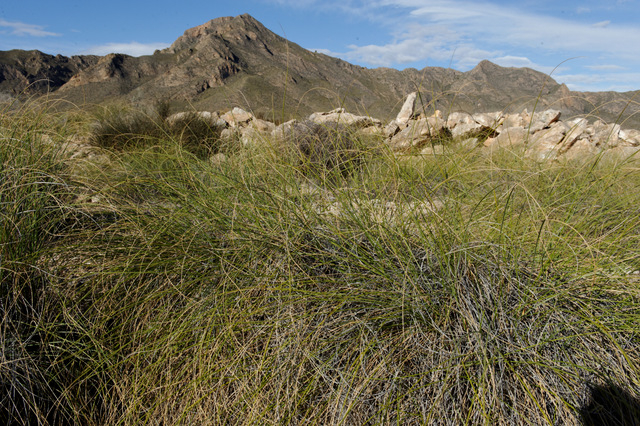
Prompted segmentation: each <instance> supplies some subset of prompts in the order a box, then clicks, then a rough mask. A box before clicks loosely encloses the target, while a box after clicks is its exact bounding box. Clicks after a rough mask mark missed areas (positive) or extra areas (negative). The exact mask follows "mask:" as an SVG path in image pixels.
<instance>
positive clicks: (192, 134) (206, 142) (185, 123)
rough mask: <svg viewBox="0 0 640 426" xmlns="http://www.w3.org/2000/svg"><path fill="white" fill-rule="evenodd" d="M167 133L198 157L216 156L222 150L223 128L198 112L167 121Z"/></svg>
mask: <svg viewBox="0 0 640 426" xmlns="http://www.w3.org/2000/svg"><path fill="white" fill-rule="evenodd" d="M165 128H166V132H167V133H168V134H169V135H170V136H171V137H172V138H173V139H175V140H176V141H178V142H179V143H180V144H181V145H182V147H183V148H184V149H185V150H187V151H189V152H191V153H192V154H194V155H196V156H198V157H208V156H210V155H212V154H216V153H218V152H219V151H220V149H221V148H222V140H221V138H220V133H221V132H222V130H223V128H222V127H220V126H218V125H216V124H215V123H213V122H212V121H211V119H209V118H205V117H202V116H201V115H199V114H198V113H196V112H192V113H186V114H181V115H180V116H179V117H177V118H175V119H173V120H166V121H165Z"/></svg>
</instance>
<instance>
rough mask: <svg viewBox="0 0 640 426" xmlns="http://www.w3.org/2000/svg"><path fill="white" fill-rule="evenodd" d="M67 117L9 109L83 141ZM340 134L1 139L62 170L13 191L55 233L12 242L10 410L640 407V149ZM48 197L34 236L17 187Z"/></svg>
mask: <svg viewBox="0 0 640 426" xmlns="http://www.w3.org/2000/svg"><path fill="white" fill-rule="evenodd" d="M52 123H53V124H52ZM57 123H60V119H58V118H52V117H49V116H46V115H44V116H40V117H30V116H27V115H26V113H23V114H22V115H14V116H7V117H5V119H4V121H3V123H2V138H3V142H4V141H12V142H11V143H12V144H14V145H15V144H18V143H19V144H22V145H21V146H28V147H30V151H28V152H30V153H33V152H40V151H38V150H42V149H45V148H46V149H50V148H47V147H50V146H52V145H51V144H47V143H44V142H43V140H42V138H41V137H39V136H38V135H41V134H43V133H51V134H52V135H53V138H52V139H53V140H54V141H55V140H56V135H60V136H63V135H64V133H65V130H64V125H62V127H60V125H59V124H57ZM89 127H90V126H85V127H84V128H89ZM351 136H353V135H351ZM323 137H328V138H331V137H336V135H335V134H334V133H332V132H328V133H327V134H326V135H324V136H323ZM342 137H345V135H344V134H341V135H340V138H342ZM346 137H349V135H348V134H347V135H346ZM58 139H60V138H58ZM341 141H342V140H337V139H330V140H328V141H325V142H327V143H326V144H325V145H322V144H320V145H319V146H320V147H323V146H324V147H326V149H327V151H326V152H325V154H326V155H328V156H331V155H335V156H336V157H335V159H336V161H325V160H326V156H320V157H317V156H316V157H309V156H308V154H306V155H305V152H306V151H304V150H302V152H301V153H300V151H298V150H297V149H295V147H292V146H290V144H289V143H288V142H287V141H279V140H272V139H268V140H263V141H260V142H256V143H255V144H250V145H248V146H242V145H241V144H240V143H238V145H239V146H237V147H235V148H234V149H229V150H228V151H226V152H225V155H226V159H225V160H221V161H214V162H212V161H209V159H207V158H205V157H204V156H202V155H194V154H192V152H190V151H189V150H186V149H185V148H184V147H183V146H182V145H181V143H180V141H179V140H176V138H172V137H162V136H159V137H154V139H153V141H152V142H151V143H146V144H144V146H130V147H125V149H117V150H110V149H108V148H107V149H106V150H105V151H103V153H104V154H105V155H106V156H108V158H109V160H108V161H104V160H103V161H99V162H93V163H92V162H88V163H85V164H83V167H81V168H77V167H76V168H73V169H70V168H69V164H70V163H69V161H68V160H65V161H63V159H62V158H60V157H58V156H55V155H54V156H43V155H40V154H37V155H25V154H23V153H24V152H27V151H24V150H22V151H21V150H16V149H14V145H11V144H10V143H9V142H7V143H4V144H3V145H2V148H0V150H1V151H2V159H3V166H2V167H3V168H4V169H3V170H11V168H12V167H14V168H15V167H18V166H14V165H13V164H16V162H20V163H19V164H20V166H19V167H23V168H24V169H25V170H26V169H29V170H33V171H34V172H33V173H34V176H47V179H48V180H46V181H45V180H43V179H41V178H34V179H33V180H32V181H29V182H26V184H25V185H22V184H21V183H20V182H21V181H19V180H15V181H12V183H7V184H6V185H4V184H3V185H0V190H1V191H2V194H1V196H2V200H3V204H2V208H3V210H2V213H3V215H2V219H3V222H2V227H3V228H2V229H3V232H4V233H5V234H6V235H9V234H10V233H11V232H14V234H15V235H18V237H14V239H13V240H11V241H22V239H21V238H23V237H27V236H28V237H29V238H31V240H32V241H34V242H35V243H34V244H29V245H28V248H24V247H23V246H19V247H18V244H22V243H21V242H20V243H18V242H12V243H11V244H6V243H5V244H3V245H2V246H1V248H0V250H2V252H1V253H2V255H3V265H2V267H3V269H2V271H3V276H2V278H3V281H2V286H3V293H2V297H3V301H2V303H3V305H2V306H3V312H2V313H3V324H4V325H3V328H4V329H5V330H9V329H11V332H12V333H13V334H11V336H13V337H11V338H10V339H8V338H4V340H3V341H2V344H3V346H2V354H3V355H2V356H3V359H2V362H0V368H1V369H2V370H1V376H0V377H1V379H2V386H3V389H8V390H10V391H11V392H5V395H8V396H6V397H5V399H4V401H3V404H2V406H3V410H4V411H3V412H1V413H0V416H3V419H8V420H10V421H14V422H16V423H20V422H22V423H28V422H32V423H33V422H35V421H39V422H40V423H43V424H46V423H50V424H60V423H77V424H261V425H262V424H318V425H326V424H345V425H353V424H456V425H458V424H473V425H475V424H491V425H493V424H581V423H583V422H586V423H588V422H590V421H591V422H597V421H599V420H603V421H613V420H615V419H617V420H625V419H627V420H629V419H634V418H637V416H638V397H639V396H640V395H638V390H637V389H640V371H639V368H638V360H639V358H640V353H639V352H638V350H639V345H640V335H639V331H640V326H639V325H638V324H640V309H638V303H639V302H640V294H639V291H638V289H639V285H640V282H639V279H638V277H639V275H638V273H637V271H638V270H640V257H639V254H640V253H639V252H640V241H639V240H640V215H639V214H638V213H640V212H639V210H638V209H639V207H638V206H639V205H640V192H639V191H637V188H638V187H640V170H639V169H638V164H637V163H635V162H634V161H633V159H629V160H628V161H618V162H616V163H611V162H605V161H599V160H598V159H597V158H595V157H594V158H585V159H584V160H582V161H580V162H577V161H576V162H566V163H563V162H547V163H539V162H534V161H531V160H527V159H524V158H523V156H522V155H521V154H522V153H518V152H512V151H506V150H505V151H500V152H497V153H493V154H491V155H485V154H483V153H482V151H481V150H471V151H470V150H468V149H464V148H462V147H460V148H457V147H456V145H455V144H453V145H451V146H449V147H447V149H445V151H444V154H442V155H437V156H394V155H392V154H391V153H390V152H388V151H387V150H386V149H385V147H384V145H383V143H382V141H376V140H373V139H366V140H364V139H353V140H350V141H349V142H350V143H349V144H347V145H344V144H343V143H342V142H341ZM53 146H55V144H54V145H53ZM7 147H10V148H11V149H9V148H7ZM316 148H317V147H316ZM344 150H347V151H346V154H348V155H343V154H345V151H344ZM54 152H55V151H54ZM310 152H313V153H315V154H314V155H319V154H318V151H317V150H313V151H310ZM314 158H322V161H315V160H314ZM336 164H338V166H337V167H335V165H336ZM310 165H311V166H313V167H310ZM71 170H73V171H74V173H76V174H74V175H72V174H70V171H71ZM80 170H81V171H82V172H81V173H80ZM3 176H4V175H3ZM20 176H28V174H24V173H23V174H21V175H20ZM15 179H17V178H15ZM42 182H46V184H44V183H42ZM49 182H51V183H49ZM15 188H22V189H21V191H24V192H20V193H18V192H16V189H15ZM86 194H91V197H90V198H92V199H93V200H95V201H96V202H94V203H87V202H85V201H84V200H86V199H87V197H86ZM32 197H35V198H34V199H36V200H38V201H37V204H38V205H42V206H45V207H46V209H45V211H46V214H42V215H38V216H34V217H33V218H32V219H30V220H31V223H32V225H30V226H29V227H28V231H23V230H22V228H18V227H17V225H18V224H20V223H21V222H20V221H21V218H23V217H26V216H25V215H27V213H29V214H31V212H32V210H34V209H33V207H30V205H28V204H25V205H24V207H18V206H21V204H20V203H18V201H19V200H23V199H25V200H29V199H31V198H32ZM5 200H6V201H5ZM8 206H15V208H14V207H12V209H13V210H11V209H9V207H8ZM30 217H31V216H30ZM17 230H19V231H20V232H19V233H18V231H17ZM12 235H13V234H12ZM41 236H44V237H41ZM16 238H17V239H16ZM5 259H9V263H6V262H7V261H6V260H5ZM5 265H8V266H5ZM16 283H19V285H18V284H16ZM25 289H28V298H27V297H26V296H25V294H26V293H25ZM15 300H22V301H23V302H20V303H21V304H20V303H16V302H12V301H15ZM12 303H13V304H12ZM4 335H8V334H4ZM34 335H37V336H38V337H37V343H35V344H34V343H32V342H34V340H33V337H32V336H34ZM16 348H19V350H20V351H22V352H20V353H19V354H18V352H16V351H17V350H18V349H16ZM16 354H18V355H16ZM18 359H19V360H20V361H18ZM25 360H26V361H28V362H23V361H25ZM16 378H17V379H16ZM624 416H629V417H624ZM633 416H635V417H633ZM34 419H35V420H34Z"/></svg>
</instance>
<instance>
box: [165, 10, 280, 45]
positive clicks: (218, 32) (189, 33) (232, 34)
mask: <svg viewBox="0 0 640 426" xmlns="http://www.w3.org/2000/svg"><path fill="white" fill-rule="evenodd" d="M268 34H269V31H268V30H267V29H266V28H265V27H264V26H263V25H262V24H261V23H260V22H258V21H257V20H256V19H255V18H253V17H252V16H251V15H248V14H244V15H239V16H235V17H231V16H225V17H221V18H216V19H212V20H210V21H209V22H207V23H205V24H202V25H198V26H197V27H193V28H189V29H188V30H186V31H185V32H184V34H183V35H182V36H180V37H178V39H177V40H176V41H175V42H174V43H173V44H172V45H171V46H170V47H169V48H167V49H164V50H163V51H162V53H177V52H180V51H181V50H184V49H187V48H191V47H193V46H194V45H196V44H199V43H201V42H203V41H204V42H206V41H208V39H210V38H212V37H213V38H216V39H219V40H227V41H234V42H242V41H253V40H258V39H260V38H265V37H267V36H268Z"/></svg>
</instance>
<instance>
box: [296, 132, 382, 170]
mask: <svg viewBox="0 0 640 426" xmlns="http://www.w3.org/2000/svg"><path fill="white" fill-rule="evenodd" d="M290 142H291V143H292V145H293V148H294V151H295V153H294V157H295V158H296V159H297V161H298V165H299V170H300V171H301V172H302V173H303V174H304V175H306V176H308V177H317V178H321V179H324V180H326V179H328V180H335V179H336V178H339V177H342V178H344V177H348V176H349V175H351V174H352V173H353V172H354V171H355V170H356V169H357V168H358V167H359V166H360V165H361V164H362V163H363V161H364V160H365V158H366V157H367V154H368V153H371V152H372V145H371V144H370V142H371V141H366V140H365V138H364V137H363V136H362V135H359V134H358V133H357V132H356V131H355V130H354V129H352V128H349V127H348V126H345V125H342V124H338V123H326V124H317V123H314V122H311V121H303V122H299V123H295V124H294V125H293V128H292V129H291V132H290ZM367 142H369V144H367Z"/></svg>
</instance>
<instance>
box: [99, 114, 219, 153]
mask: <svg viewBox="0 0 640 426" xmlns="http://www.w3.org/2000/svg"><path fill="white" fill-rule="evenodd" d="M168 114H169V110H168V106H166V105H165V104H158V105H156V111H155V113H152V114H147V113H145V112H143V111H141V110H135V109H126V108H125V109H123V108H114V107H111V108H107V109H105V110H104V112H103V113H102V114H100V115H99V116H98V117H97V120H96V122H95V123H94V126H93V129H92V136H91V141H92V143H93V144H94V145H96V146H99V147H102V148H107V149H111V150H115V151H122V150H126V149H135V148H144V147H147V146H150V145H157V144H163V143H166V142H167V141H173V142H177V143H178V144H179V145H181V146H182V147H183V148H184V149H185V150H187V151H189V152H191V153H192V154H194V155H196V156H198V157H206V156H209V155H211V154H215V153H217V152H218V151H219V150H220V147H221V140H220V133H221V131H222V128H221V127H220V126H218V125H216V124H215V123H213V122H212V121H211V120H210V119H209V118H206V117H203V116H201V115H199V114H198V113H196V112H193V113H182V114H180V115H178V116H177V117H174V118H173V119H172V118H170V117H167V115H168Z"/></svg>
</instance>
